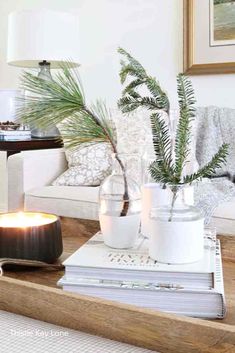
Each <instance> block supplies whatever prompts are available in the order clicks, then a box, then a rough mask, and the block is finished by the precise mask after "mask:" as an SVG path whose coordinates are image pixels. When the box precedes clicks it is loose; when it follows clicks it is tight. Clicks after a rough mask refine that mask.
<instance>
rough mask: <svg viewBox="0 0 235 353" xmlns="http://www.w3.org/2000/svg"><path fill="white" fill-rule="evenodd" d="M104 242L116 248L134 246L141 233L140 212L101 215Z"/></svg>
mask: <svg viewBox="0 0 235 353" xmlns="http://www.w3.org/2000/svg"><path fill="white" fill-rule="evenodd" d="M99 220H100V228H101V232H102V234H103V237H104V243H105V244H106V245H107V246H109V247H111V248H116V249H128V248H131V247H133V246H134V244H135V242H136V239H137V237H138V234H139V227H140V214H139V213H138V214H132V215H129V216H124V217H119V216H109V215H102V214H100V216H99Z"/></svg>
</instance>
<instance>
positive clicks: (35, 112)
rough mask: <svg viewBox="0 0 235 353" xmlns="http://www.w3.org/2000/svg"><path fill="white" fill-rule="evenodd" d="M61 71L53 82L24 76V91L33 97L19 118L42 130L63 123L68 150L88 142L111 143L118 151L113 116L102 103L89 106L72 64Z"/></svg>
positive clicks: (20, 108) (18, 110)
mask: <svg viewBox="0 0 235 353" xmlns="http://www.w3.org/2000/svg"><path fill="white" fill-rule="evenodd" d="M60 71H61V72H60ZM60 71H59V72H58V73H57V74H55V76H54V79H53V81H46V80H44V79H42V78H39V77H38V76H36V75H34V74H31V73H29V72H24V73H23V75H22V77H21V88H22V89H24V90H27V91H29V92H30V93H31V95H27V96H26V97H24V98H23V99H22V100H23V102H21V104H20V105H19V108H18V109H17V116H18V118H19V119H20V120H21V121H23V122H24V123H25V124H28V125H30V126H31V125H32V126H36V127H39V128H48V127H51V126H54V125H56V124H60V123H62V122H63V124H62V127H61V131H62V136H63V138H64V140H65V142H66V143H67V145H68V147H71V146H72V147H74V146H78V145H79V144H81V143H84V142H86V143H95V142H108V143H110V144H111V146H112V148H113V149H115V146H116V136H115V131H114V129H113V128H111V124H110V121H111V119H110V113H109V111H108V109H107V108H106V107H105V104H104V103H103V102H101V101H100V102H99V101H98V102H97V103H96V104H95V105H93V106H92V107H88V106H87V105H86V102H85V97H84V92H83V88H82V85H81V82H80V79H79V77H78V74H77V71H76V70H75V69H71V65H70V63H69V62H67V63H64V64H62V65H61V70H60ZM22 100H21V101H22ZM22 103H23V104H22Z"/></svg>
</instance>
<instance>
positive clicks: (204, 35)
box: [183, 0, 235, 75]
mask: <svg viewBox="0 0 235 353" xmlns="http://www.w3.org/2000/svg"><path fill="white" fill-rule="evenodd" d="M225 2H226V1H225ZM227 2H228V3H229V1H227ZM230 3H231V5H233V7H232V10H233V11H234V14H235V2H233V1H230ZM183 4H184V10H183V11H184V14H183V18H184V31H183V33H184V39H183V40H184V46H183V47H184V73H186V74H189V75H203V74H228V73H235V61H234V60H235V37H234V33H233V32H232V34H231V36H232V40H231V39H229V40H227V39H226V40H217V37H218V35H217V34H216V36H217V37H216V36H215V35H214V37H215V38H213V37H212V36H213V30H214V33H216V29H215V27H213V26H215V25H214V24H213V18H212V16H213V14H212V11H213V9H212V6H215V5H214V4H215V3H214V0H184V3H183ZM229 5H230V4H226V6H229ZM229 10H230V12H231V9H229ZM217 17H218V16H217ZM216 19H217V18H216ZM199 21H200V25H199ZM220 34H221V33H220ZM222 35H224V34H223V32H222ZM226 35H227V34H226ZM233 37H234V39H233Z"/></svg>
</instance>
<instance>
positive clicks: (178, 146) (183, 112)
mask: <svg viewBox="0 0 235 353" xmlns="http://www.w3.org/2000/svg"><path fill="white" fill-rule="evenodd" d="M177 93H178V100H179V107H180V118H179V122H178V126H177V131H176V138H175V174H176V177H177V179H178V182H180V180H181V176H182V172H183V168H184V165H185V163H186V161H187V157H188V155H189V152H190V150H189V145H190V140H191V122H192V120H193V119H194V117H195V108H194V104H195V99H194V91H193V87H192V84H191V82H190V80H189V79H188V78H187V77H185V76H184V75H182V74H179V75H178V76H177Z"/></svg>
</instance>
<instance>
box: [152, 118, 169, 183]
mask: <svg viewBox="0 0 235 353" xmlns="http://www.w3.org/2000/svg"><path fill="white" fill-rule="evenodd" d="M150 119H151V126H152V133H153V146H154V151H155V155H156V160H155V161H154V162H153V163H152V164H151V165H150V167H149V170H150V174H151V175H152V177H153V178H154V180H155V181H158V182H163V181H164V182H165V181H166V180H167V179H168V180H171V181H172V182H173V180H174V169H173V167H172V156H171V149H172V145H171V138H170V134H169V129H168V126H167V124H166V123H165V121H164V120H163V118H162V117H161V115H160V113H155V114H152V115H151V117H150Z"/></svg>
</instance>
